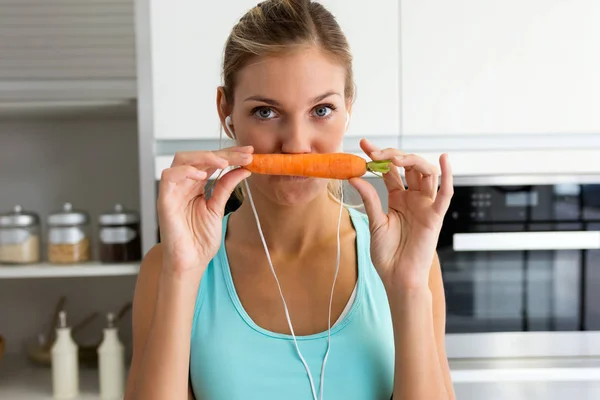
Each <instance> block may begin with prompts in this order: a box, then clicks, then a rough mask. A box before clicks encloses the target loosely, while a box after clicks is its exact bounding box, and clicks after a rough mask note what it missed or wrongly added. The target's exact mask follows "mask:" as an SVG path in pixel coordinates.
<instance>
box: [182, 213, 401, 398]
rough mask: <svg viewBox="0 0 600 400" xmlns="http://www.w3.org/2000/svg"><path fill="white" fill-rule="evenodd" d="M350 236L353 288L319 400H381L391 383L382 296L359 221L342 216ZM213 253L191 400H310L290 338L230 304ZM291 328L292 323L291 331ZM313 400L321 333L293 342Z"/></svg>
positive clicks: (227, 277)
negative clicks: (353, 232) (355, 265)
mask: <svg viewBox="0 0 600 400" xmlns="http://www.w3.org/2000/svg"><path fill="white" fill-rule="evenodd" d="M348 211H349V212H350V215H351V218H352V223H353V225H354V229H355V230H356V242H357V255H358V280H357V284H356V295H355V299H354V301H353V303H352V305H351V306H350V308H349V310H348V312H347V313H346V315H345V316H343V317H342V319H341V320H339V321H338V322H337V323H336V324H335V325H334V326H333V327H332V328H331V347H330V350H329V357H328V360H327V364H326V367H325V382H324V384H323V386H324V388H323V399H324V400H337V399H344V400H354V399H356V400H367V399H368V400H389V399H390V398H391V397H392V391H393V381H394V336H393V329H392V319H391V314H390V308H389V304H388V299H387V294H386V292H385V289H384V287H383V284H382V282H381V279H380V278H379V275H378V274H377V271H376V270H375V268H374V267H373V264H372V262H371V257H370V234H369V226H368V221H367V217H366V215H365V214H363V213H361V212H359V211H357V210H355V209H352V208H349V209H348ZM229 215H230V214H227V215H226V216H225V218H223V236H222V241H221V248H220V249H219V251H218V253H217V255H216V256H215V257H214V259H213V260H212V261H211V262H210V264H209V265H208V267H207V269H206V271H205V273H204V276H203V278H202V281H201V284H200V288H199V290H198V295H197V298H196V305H195V311H194V320H193V325H192V335H191V349H190V381H191V385H192V389H193V391H194V394H195V397H196V399H197V400H238V399H244V400H246V399H261V400H281V399H286V400H312V391H311V388H310V382H309V380H308V375H307V373H306V370H305V368H304V365H303V364H302V361H301V360H300V358H299V357H298V354H297V352H296V348H295V347H294V342H293V339H292V336H291V335H285V334H280V333H275V332H271V331H268V330H266V329H263V328H261V327H260V326H258V325H257V324H256V323H254V321H252V319H251V318H250V316H249V315H248V314H247V313H246V311H245V310H244V308H243V306H242V304H241V302H240V299H239V298H238V296H237V293H236V290H235V287H234V285H233V280H232V278H231V271H230V269H229V264H228V259H227V254H226V251H225V245H224V242H225V234H226V230H227V221H228V219H229ZM293 323H294V320H293V319H292V324H293ZM296 340H297V342H298V347H299V348H300V351H301V352H302V355H303V357H304V359H305V360H306V363H307V364H308V366H309V368H310V371H311V374H312V377H313V381H314V384H315V390H316V391H317V394H318V393H319V390H320V381H321V364H322V361H323V356H324V355H325V351H326V349H327V331H324V332H320V333H316V334H313V335H307V336H297V337H296Z"/></svg>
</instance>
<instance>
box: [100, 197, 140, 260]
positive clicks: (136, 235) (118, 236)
mask: <svg viewBox="0 0 600 400" xmlns="http://www.w3.org/2000/svg"><path fill="white" fill-rule="evenodd" d="M98 227H99V232H98V242H99V249H98V252H99V254H100V261H101V262H103V263H119V262H133V261H139V260H141V258H142V241H141V238H140V217H139V214H138V213H137V212H135V211H132V210H125V209H124V208H123V206H122V205H121V204H116V205H115V206H114V209H113V210H112V211H109V212H106V213H104V214H101V215H100V216H99V218H98Z"/></svg>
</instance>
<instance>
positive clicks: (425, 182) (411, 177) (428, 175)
mask: <svg viewBox="0 0 600 400" xmlns="http://www.w3.org/2000/svg"><path fill="white" fill-rule="evenodd" d="M393 163H394V165H397V166H399V167H404V170H405V174H406V181H407V183H408V188H409V189H412V190H420V191H421V192H423V194H425V195H426V196H428V197H430V198H431V199H432V200H435V199H436V197H437V186H438V176H439V169H438V168H437V167H436V166H435V165H433V164H431V163H429V162H427V161H426V160H425V159H424V158H422V157H419V156H417V155H415V154H408V155H406V156H402V157H400V158H394V160H393Z"/></svg>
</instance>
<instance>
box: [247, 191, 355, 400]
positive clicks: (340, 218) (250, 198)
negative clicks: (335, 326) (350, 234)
mask: <svg viewBox="0 0 600 400" xmlns="http://www.w3.org/2000/svg"><path fill="white" fill-rule="evenodd" d="M244 184H245V185H246V190H247V191H248V199H249V200H250V205H251V206H252V211H253V212H254V217H255V219H256V225H257V228H258V233H259V235H260V239H261V241H262V244H263V247H264V249H265V253H266V255H267V261H268V262H269V267H271V272H272V273H273V276H274V277H275V282H276V283H277V288H278V289H279V295H280V296H281V300H282V301H283V308H284V310H285V317H286V319H287V322H288V326H289V328H290V332H291V333H292V339H293V340H294V345H295V347H296V352H297V353H298V356H299V357H300V360H301V361H302V364H304V368H305V369H306V372H307V374H308V379H309V381H310V387H311V390H312V394H313V399H314V400H318V399H319V398H320V399H321V400H323V384H324V382H325V379H324V378H325V364H326V363H327V358H328V356H329V349H330V347H331V306H332V303H333V291H334V289H335V282H336V280H337V275H338V271H339V268H340V225H341V222H342V209H343V204H344V203H343V199H344V195H343V191H342V196H341V199H340V213H339V217H338V226H337V256H336V266H335V275H334V277H333V285H332V287H331V296H330V298H329V317H328V321H327V324H328V328H327V351H326V353H325V357H324V358H323V364H322V367H321V385H320V388H319V395H320V396H319V398H317V393H316V390H315V385H314V381H313V378H312V374H311V373H310V368H309V367H308V364H307V363H306V360H305V359H304V357H303V356H302V352H300V348H299V347H298V342H297V340H296V335H295V333H294V328H293V327H292V321H291V319H290V314H289V311H288V308H287V304H286V302H285V298H284V297H283V292H282V290H281V285H280V284H279V279H278V278H277V274H276V273H275V268H273V263H272V261H271V256H270V254H269V249H268V247H267V243H266V240H265V237H264V235H263V232H262V228H261V226H260V221H259V219H258V213H257V211H256V207H255V206H254V201H253V200H252V193H251V192H250V187H249V186H248V182H247V181H246V180H244Z"/></svg>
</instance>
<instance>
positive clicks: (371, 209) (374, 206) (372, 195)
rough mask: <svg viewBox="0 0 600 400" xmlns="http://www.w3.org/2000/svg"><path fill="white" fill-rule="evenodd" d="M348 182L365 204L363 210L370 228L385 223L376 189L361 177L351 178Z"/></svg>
mask: <svg viewBox="0 0 600 400" xmlns="http://www.w3.org/2000/svg"><path fill="white" fill-rule="evenodd" d="M348 182H349V183H350V184H351V185H352V187H354V188H355V189H356V190H357V191H358V193H359V194H360V197H361V198H362V201H363V203H364V204H365V210H366V212H367V216H368V217H369V224H370V225H371V229H374V228H377V227H379V226H381V225H382V224H384V223H385V220H386V215H385V214H384V212H383V206H382V205H381V199H380V198H379V195H378V194H377V190H375V188H374V187H373V185H371V184H370V183H369V182H367V181H365V180H364V179H362V178H351V179H349V180H348Z"/></svg>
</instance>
